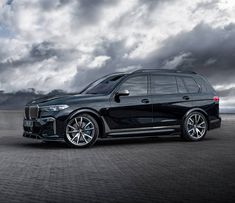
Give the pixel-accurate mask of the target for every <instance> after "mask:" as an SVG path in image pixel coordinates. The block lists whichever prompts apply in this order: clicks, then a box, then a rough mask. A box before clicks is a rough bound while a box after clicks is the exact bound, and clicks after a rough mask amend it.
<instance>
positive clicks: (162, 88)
mask: <svg viewBox="0 0 235 203" xmlns="http://www.w3.org/2000/svg"><path fill="white" fill-rule="evenodd" d="M150 94H151V100H152V104H153V125H154V126H170V125H178V124H180V122H181V118H182V116H183V115H184V114H185V113H186V112H187V111H188V110H189V109H190V108H192V106H193V103H192V100H191V96H190V95H189V93H188V90H187V88H186V87H185V83H184V81H183V79H182V78H180V77H177V75H170V74H165V75H160V74H153V75H151V82H150Z"/></svg>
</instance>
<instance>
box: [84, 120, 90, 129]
mask: <svg viewBox="0 0 235 203" xmlns="http://www.w3.org/2000/svg"><path fill="white" fill-rule="evenodd" d="M90 124H91V122H90V121H89V122H88V123H87V124H86V125H85V126H84V129H86V127H87V126H89V125H90Z"/></svg>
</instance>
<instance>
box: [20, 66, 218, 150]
mask: <svg viewBox="0 0 235 203" xmlns="http://www.w3.org/2000/svg"><path fill="white" fill-rule="evenodd" d="M23 123H24V124H23V128H24V134H23V136H24V137H29V138H36V139H42V140H44V141H52V140H65V141H66V142H67V143H68V145H70V146H73V147H87V146H91V145H92V144H94V143H95V141H96V140H97V139H98V138H99V139H102V138H107V137H124V136H129V137H133V136H140V135H141V136H144V135H148V136H149V135H151V136H153V135H176V134H178V135H181V137H182V138H183V139H185V140H189V141H200V140H202V139H203V138H204V137H205V135H206V133H207V131H208V130H212V129H214V128H219V127H220V125H221V118H220V117H219V97H218V96H217V95H216V92H215V90H214V89H213V88H212V86H211V85H210V84H209V83H208V81H207V80H206V79H205V78H204V77H202V76H201V75H199V74H196V73H195V72H189V71H180V70H162V69H141V70H137V71H133V72H129V73H114V74H110V75H107V76H104V77H102V78H100V79H98V80H96V81H94V82H92V83H91V84H89V85H88V86H87V87H86V88H85V89H84V90H82V91H81V92H80V93H78V94H67V95H60V96H55V97H51V98H40V99H37V100H34V101H31V102H29V103H28V104H27V105H26V106H25V117H24V122H23Z"/></svg>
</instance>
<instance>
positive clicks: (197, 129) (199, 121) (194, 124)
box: [181, 111, 208, 141]
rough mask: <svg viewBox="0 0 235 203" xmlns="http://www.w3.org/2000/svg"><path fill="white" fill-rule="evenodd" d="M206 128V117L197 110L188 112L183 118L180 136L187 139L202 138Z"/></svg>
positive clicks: (198, 139) (196, 139) (195, 139)
mask: <svg viewBox="0 0 235 203" xmlns="http://www.w3.org/2000/svg"><path fill="white" fill-rule="evenodd" d="M207 130H208V123H207V119H206V117H205V116H204V115H203V114H202V113H200V112H197V111H194V112H191V113H189V115H188V116H187V117H186V118H185V119H184V121H183V126H182V134H181V137H182V138H183V139H184V140H187V141H200V140H202V139H203V138H204V137H205V135H206V133H207Z"/></svg>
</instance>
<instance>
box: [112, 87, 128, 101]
mask: <svg viewBox="0 0 235 203" xmlns="http://www.w3.org/2000/svg"><path fill="white" fill-rule="evenodd" d="M129 94H130V92H129V90H121V91H119V92H117V93H116V94H115V97H114V100H115V101H116V102H118V103H119V102H120V96H128V95H129Z"/></svg>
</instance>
